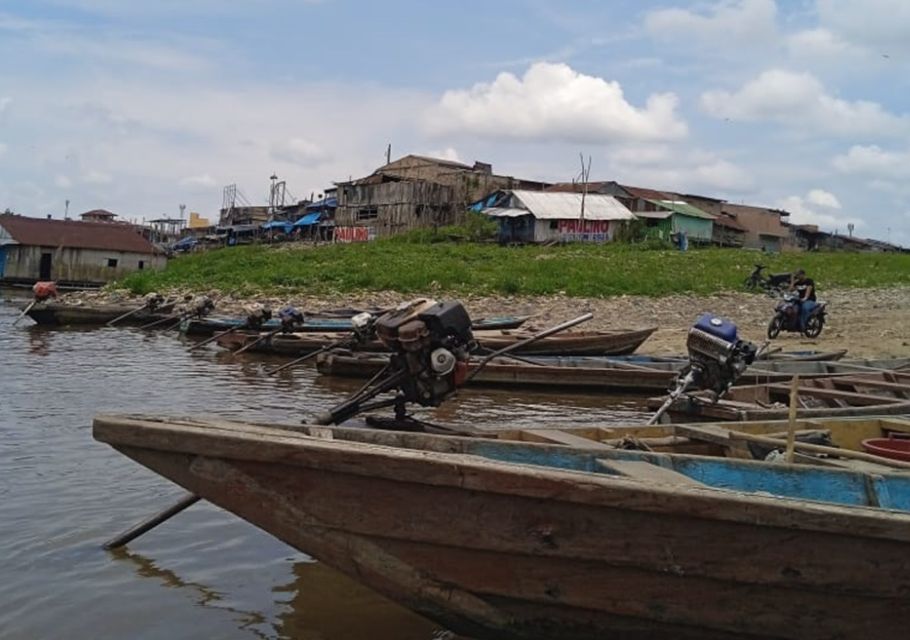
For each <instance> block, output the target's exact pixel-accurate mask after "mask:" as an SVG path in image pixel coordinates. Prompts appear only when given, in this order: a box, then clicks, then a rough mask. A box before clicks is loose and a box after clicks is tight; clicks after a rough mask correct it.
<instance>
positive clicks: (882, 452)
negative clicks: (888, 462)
mask: <svg viewBox="0 0 910 640" xmlns="http://www.w3.org/2000/svg"><path fill="white" fill-rule="evenodd" d="M863 449H865V450H866V452H867V453H872V454H875V455H877V456H881V457H883V458H891V459H892V460H906V461H908V462H910V439H904V438H869V439H868V440H863Z"/></svg>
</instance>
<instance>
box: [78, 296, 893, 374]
mask: <svg viewBox="0 0 910 640" xmlns="http://www.w3.org/2000/svg"><path fill="white" fill-rule="evenodd" d="M168 293H170V294H171V295H179V294H181V292H176V291H174V292H168ZM210 295H211V297H212V298H213V299H214V300H216V304H217V310H216V313H224V314H238V315H240V314H241V313H242V311H241V310H242V308H243V306H244V304H248V303H250V302H254V301H255V302H261V303H268V304H269V305H271V306H272V308H274V309H277V308H280V307H282V306H284V305H287V304H292V305H294V306H295V307H297V308H298V309H301V310H304V311H306V312H309V313H315V312H317V311H318V310H320V309H333V308H342V307H354V308H368V307H381V308H387V307H390V306H394V305H395V304H398V303H399V302H402V301H404V300H410V299H413V298H414V297H416V296H403V295H401V294H397V293H390V292H375V293H363V294H355V295H344V296H341V295H339V296H321V297H315V296H314V297H307V296H290V297H289V298H287V299H280V298H275V297H264V298H260V299H257V300H251V299H246V300H244V299H238V298H234V297H231V296H220V295H219V294H218V293H217V292H211V293H210ZM436 297H437V298H438V299H439V298H442V296H436ZM820 298H821V299H823V300H825V301H827V302H828V310H829V313H828V324H827V325H826V326H825V329H824V331H823V332H822V334H821V336H819V337H818V338H817V339H814V340H809V339H806V338H804V337H802V336H800V335H799V334H795V333H789V334H781V336H780V337H779V338H778V339H777V340H776V341H775V345H777V346H781V347H782V348H784V349H788V350H789V349H814V350H824V351H829V350H836V349H848V350H849V355H848V357H851V356H852V357H886V356H910V287H897V288H881V289H833V290H827V291H823V292H822V294H821V295H820ZM64 299H67V300H71V301H82V302H84V303H91V302H94V301H99V302H100V301H101V300H105V301H114V300H123V301H126V300H127V299H129V296H128V294H126V293H125V292H80V293H72V294H67V295H66V296H64ZM133 300H135V299H133ZM461 300H462V302H463V303H464V304H465V306H466V307H467V308H468V311H469V312H470V313H471V315H472V316H473V317H476V318H477V317H483V316H492V315H503V314H510V315H518V314H522V315H524V314H529V315H532V319H531V320H530V321H529V322H528V325H527V326H529V327H534V328H546V327H548V326H551V325H554V324H557V323H559V322H562V321H564V320H568V319H570V318H573V317H575V316H578V315H579V314H581V313H585V312H588V311H590V312H591V313H593V314H594V319H593V320H591V321H589V322H587V323H585V324H584V325H581V327H579V328H585V329H592V330H593V329H619V328H635V327H647V326H656V327H658V330H657V332H656V333H655V334H654V335H653V336H651V338H650V339H649V340H648V341H647V342H646V343H645V344H644V345H643V346H642V348H641V352H642V353H652V354H673V353H682V352H683V351H684V350H685V336H686V331H687V330H688V328H689V326H691V324H692V322H693V321H694V320H695V318H696V317H698V315H700V314H701V313H703V312H706V311H710V312H712V313H715V314H718V315H722V316H724V317H727V318H730V319H731V320H733V321H734V322H736V323H737V325H738V326H739V327H740V332H741V334H742V335H743V336H744V337H746V338H748V339H750V340H753V341H755V342H761V341H763V340H764V339H765V329H766V327H767V324H768V321H769V320H770V318H771V316H772V312H773V309H774V305H775V303H776V301H775V300H774V299H772V298H769V297H766V296H763V295H753V294H747V293H738V292H730V293H721V294H716V295H710V296H695V295H673V296H666V297H662V298H650V297H643V296H618V297H612V298H572V297H566V296H541V297H513V296H483V297H479V296H478V297H473V296H462V298H461Z"/></svg>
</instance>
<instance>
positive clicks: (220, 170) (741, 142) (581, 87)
mask: <svg viewBox="0 0 910 640" xmlns="http://www.w3.org/2000/svg"><path fill="white" fill-rule="evenodd" d="M908 85H910V2H907V1H906V0H864V1H863V2H853V1H848V0H794V1H788V2H784V1H783V0H781V1H779V2H774V0H721V1H714V0H707V1H705V2H672V1H666V2H632V1H627V2H626V1H618V2H607V1H601V2H596V1H593V0H588V1H584V0H578V1H574V2H573V1H562V2H555V1H553V2H550V1H545V0H536V1H533V0H528V1H521V0H501V1H493V0H487V1H486V2H479V1H473V0H467V1H461V2H457V3H439V2H416V1H415V2H411V1H394V0H389V1H386V2H367V1H359V2H355V1H353V0H310V1H303V0H298V1H296V2H295V1H291V0H258V1H250V2H243V1H240V0H238V1H234V2H230V3H228V2H223V1H215V0H183V1H176V0H158V1H156V2H138V1H130V2H126V1H122V0H31V1H29V2H9V1H7V2H3V1H0V208H5V207H10V208H12V209H14V210H16V211H19V212H22V213H25V214H28V215H46V214H52V215H55V216H58V217H59V216H62V214H63V208H64V201H65V200H67V199H69V200H70V201H71V204H70V211H71V212H75V213H78V212H81V211H84V210H87V209H92V208H107V209H110V210H112V211H114V212H116V213H119V214H121V215H122V216H124V217H126V218H135V219H139V218H143V217H145V218H151V217H158V216H160V215H163V214H168V215H173V214H176V213H177V211H178V205H179V204H181V203H185V204H186V205H187V207H188V209H189V210H191V211H199V212H200V213H202V214H203V215H209V216H211V215H214V214H215V213H216V211H217V209H218V208H219V207H220V205H221V190H222V187H223V186H224V185H227V184H230V183H237V184H238V185H239V186H240V188H241V189H242V190H243V192H244V193H246V194H247V196H248V197H249V198H250V199H251V200H255V201H260V202H264V201H265V200H266V199H267V192H268V177H269V176H270V175H271V174H272V173H273V172H277V174H278V175H279V176H281V177H282V178H283V179H285V180H286V181H287V184H288V187H289V190H290V191H291V192H292V193H293V194H294V195H296V196H298V197H304V196H308V195H309V194H310V193H319V192H320V191H321V189H322V188H324V187H326V186H329V185H330V184H331V183H332V182H334V181H339V180H344V179H347V178H348V177H351V176H354V177H357V176H360V175H365V174H367V173H369V172H370V171H372V170H373V169H375V168H376V167H377V166H379V165H380V164H381V162H382V159H383V155H384V152H385V147H386V145H387V144H388V143H391V144H392V150H393V156H398V155H403V154H405V153H423V154H434V155H441V156H445V157H449V158H453V159H460V160H462V161H465V162H469V163H470V162H473V161H474V160H481V161H485V162H492V163H493V165H494V170H496V171H497V172H499V173H505V174H510V175H518V176H522V177H528V178H538V179H546V180H554V181H555V180H568V179H571V178H572V177H574V176H575V175H576V174H577V173H578V171H579V167H578V165H579V160H578V154H579V153H580V152H581V153H584V154H585V155H586V156H587V155H590V156H591V157H592V171H591V176H592V179H601V180H611V179H615V180H619V181H622V182H627V183H630V184H634V185H638V186H646V187H652V188H657V189H668V190H678V191H682V192H687V193H700V194H704V195H712V196H717V197H724V198H727V199H729V200H731V201H735V202H746V203H751V204H762V205H769V206H777V207H783V208H786V209H787V210H789V211H791V212H792V213H793V218H794V220H795V221H797V222H815V223H819V224H821V225H822V226H823V227H824V228H828V229H832V230H833V229H840V230H841V231H843V230H844V229H845V228H846V225H847V224H848V223H850V222H852V223H853V224H855V225H856V233H858V234H860V235H868V236H872V237H879V238H882V239H887V238H888V237H890V238H891V239H892V240H893V241H896V242H902V243H904V244H907V245H910V98H908V96H910V86H908Z"/></svg>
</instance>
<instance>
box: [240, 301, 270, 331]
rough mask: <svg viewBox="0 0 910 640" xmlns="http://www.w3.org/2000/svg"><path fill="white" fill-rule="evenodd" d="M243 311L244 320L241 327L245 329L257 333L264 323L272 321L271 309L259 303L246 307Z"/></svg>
mask: <svg viewBox="0 0 910 640" xmlns="http://www.w3.org/2000/svg"><path fill="white" fill-rule="evenodd" d="M244 311H245V312H246V320H244V323H243V326H244V328H246V329H252V330H253V331H259V330H260V329H262V326H263V325H264V324H265V323H266V322H268V321H269V320H271V319H272V309H271V307H268V306H265V305H261V304H259V303H255V304H251V305H249V306H247V307H246V308H245V309H244Z"/></svg>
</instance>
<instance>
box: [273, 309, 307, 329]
mask: <svg viewBox="0 0 910 640" xmlns="http://www.w3.org/2000/svg"><path fill="white" fill-rule="evenodd" d="M303 320H304V317H303V313H302V312H300V311H298V310H297V308H296V307H290V306H289V307H285V308H284V309H281V310H280V311H279V312H278V322H280V323H281V333H292V332H293V331H297V330H298V329H299V328H300V326H301V325H302V324H303Z"/></svg>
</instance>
